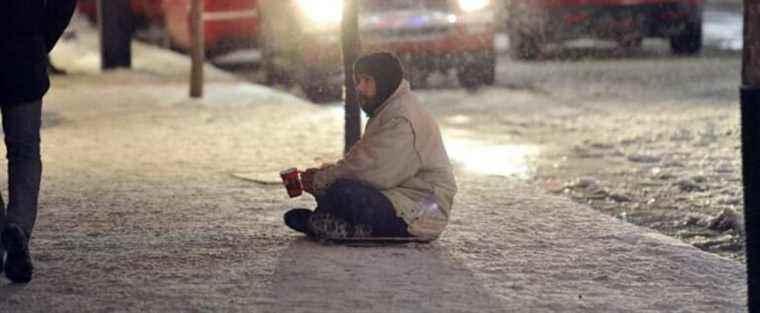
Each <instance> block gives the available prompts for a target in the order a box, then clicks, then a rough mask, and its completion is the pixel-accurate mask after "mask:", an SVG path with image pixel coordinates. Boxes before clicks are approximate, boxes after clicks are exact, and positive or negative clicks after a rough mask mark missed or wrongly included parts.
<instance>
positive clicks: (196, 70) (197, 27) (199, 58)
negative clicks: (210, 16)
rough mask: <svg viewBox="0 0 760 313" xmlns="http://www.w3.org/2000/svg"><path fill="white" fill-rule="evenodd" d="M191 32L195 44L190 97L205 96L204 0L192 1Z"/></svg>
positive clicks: (193, 46)
mask: <svg viewBox="0 0 760 313" xmlns="http://www.w3.org/2000/svg"><path fill="white" fill-rule="evenodd" d="M190 33H191V36H192V41H193V45H192V48H191V50H192V51H191V53H190V55H191V59H192V65H191V69H190V97H191V98H201V97H203V61H204V50H205V46H204V42H203V0H192V1H191V2H190Z"/></svg>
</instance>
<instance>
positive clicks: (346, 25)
mask: <svg viewBox="0 0 760 313" xmlns="http://www.w3.org/2000/svg"><path fill="white" fill-rule="evenodd" d="M343 2H344V4H343V22H342V27H341V39H342V44H343V72H344V73H345V112H346V131H345V140H346V145H345V147H344V150H343V152H344V153H348V151H349V150H351V147H352V146H353V145H354V143H356V142H357V141H359V138H360V137H361V134H362V130H361V115H360V111H359V104H358V100H357V96H356V90H355V89H354V86H355V82H354V75H353V72H354V70H353V67H354V62H355V61H356V58H357V57H358V55H359V52H360V51H361V42H360V41H359V16H358V8H357V4H356V2H357V0H344V1H343Z"/></svg>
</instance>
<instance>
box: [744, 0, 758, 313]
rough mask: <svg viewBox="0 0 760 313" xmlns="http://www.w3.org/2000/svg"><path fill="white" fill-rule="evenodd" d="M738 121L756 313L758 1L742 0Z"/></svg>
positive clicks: (749, 271) (751, 305) (749, 292)
mask: <svg viewBox="0 0 760 313" xmlns="http://www.w3.org/2000/svg"><path fill="white" fill-rule="evenodd" d="M741 123H742V165H743V169H742V175H743V177H744V180H743V181H744V225H745V227H744V228H745V230H746V235H747V244H746V248H745V249H746V254H747V302H748V303H747V304H748V307H749V312H750V313H753V312H754V313H757V312H760V294H758V287H760V271H758V264H759V263H758V262H760V259H759V258H760V255H758V252H760V251H758V243H759V242H760V238H759V237H758V234H760V233H759V231H760V224H759V223H760V219H759V218H760V211H758V210H760V170H759V169H758V166H760V127H759V126H758V125H760V1H757V0H744V48H743V62H742V87H741Z"/></svg>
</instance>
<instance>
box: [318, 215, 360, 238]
mask: <svg viewBox="0 0 760 313" xmlns="http://www.w3.org/2000/svg"><path fill="white" fill-rule="evenodd" d="M307 228H308V229H309V230H310V231H311V232H312V233H313V234H314V236H315V237H317V238H322V239H345V238H350V237H351V236H352V235H353V227H351V224H349V223H348V222H346V221H343V220H341V219H337V218H335V217H333V216H332V215H330V214H327V213H313V214H311V215H310V216H309V220H308V224H307Z"/></svg>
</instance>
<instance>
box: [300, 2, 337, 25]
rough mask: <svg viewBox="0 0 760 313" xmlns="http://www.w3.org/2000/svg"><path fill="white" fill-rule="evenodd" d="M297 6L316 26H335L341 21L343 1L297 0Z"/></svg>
mask: <svg viewBox="0 0 760 313" xmlns="http://www.w3.org/2000/svg"><path fill="white" fill-rule="evenodd" d="M298 4H299V6H300V7H301V10H302V11H303V13H304V14H305V15H306V16H307V17H308V18H309V19H310V20H312V21H314V22H316V23H318V24H335V23H340V21H341V20H342V19H343V0H319V1H317V0H299V1H298Z"/></svg>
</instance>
